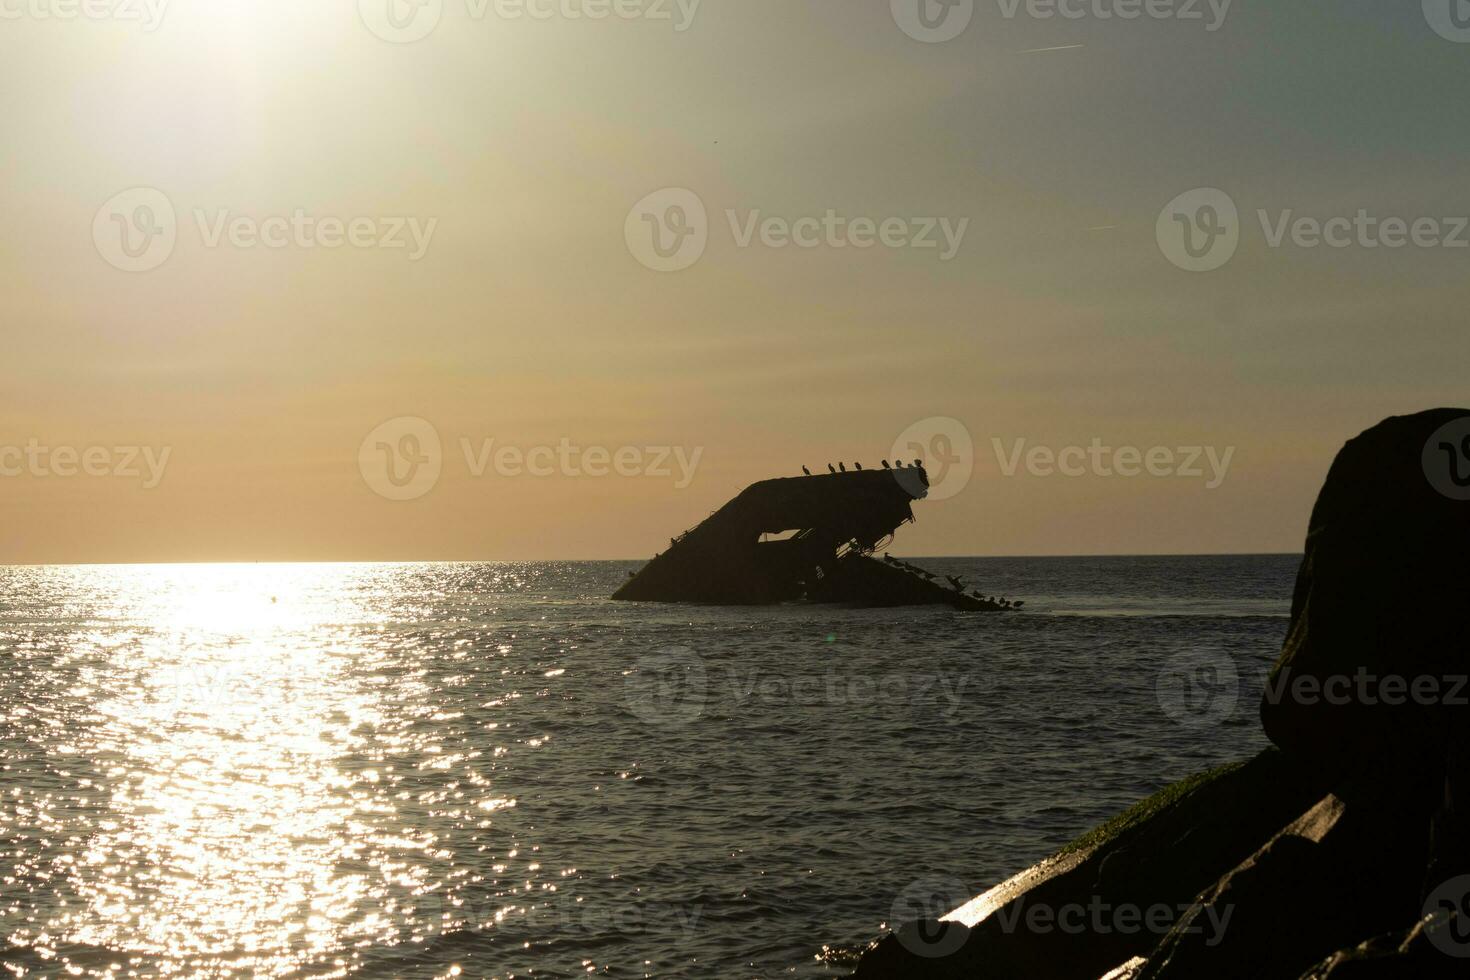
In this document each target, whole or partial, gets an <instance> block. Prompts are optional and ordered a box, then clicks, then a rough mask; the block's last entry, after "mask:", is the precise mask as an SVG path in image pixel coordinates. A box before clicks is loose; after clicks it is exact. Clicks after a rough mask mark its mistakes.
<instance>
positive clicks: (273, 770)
mask: <svg viewBox="0 0 1470 980" xmlns="http://www.w3.org/2000/svg"><path fill="white" fill-rule="evenodd" d="M17 574H19V575H20V576H21V578H22V581H23V579H24V577H25V575H26V572H25V570H17ZM31 574H32V575H35V574H38V573H36V572H32V573H31ZM65 575H66V576H67V577H69V578H71V579H72V581H71V582H70V583H67V584H68V585H69V586H70V587H71V588H70V589H68V590H67V591H69V592H70V595H71V596H72V597H75V596H78V595H81V596H85V597H87V601H89V602H90V604H91V605H90V609H88V611H87V612H88V616H89V618H90V619H91V621H92V622H93V623H94V624H95V623H100V624H105V625H102V626H101V628H94V629H92V630H90V631H88V632H80V633H77V634H73V635H70V636H64V632H65V631H64V630H63V631H62V633H63V635H61V636H53V637H51V639H50V642H46V641H40V642H35V643H33V644H31V645H30V647H31V648H30V649H29V650H27V649H25V647H24V646H23V647H22V649H21V650H20V651H19V653H20V660H21V665H22V666H23V667H28V668H29V669H30V670H31V671H36V673H35V674H33V675H32V676H35V677H37V678H38V679H39V678H41V677H43V676H44V675H43V674H42V673H41V672H40V671H37V668H41V669H42V670H44V668H45V666H52V667H53V668H60V669H62V670H63V671H64V672H65V673H66V674H68V675H70V676H74V678H75V680H74V684H73V686H72V687H70V688H69V689H68V691H67V692H66V694H67V695H69V697H67V698H66V699H65V700H62V699H61V698H58V697H57V696H56V695H57V693H58V692H56V691H55V690H54V689H53V690H45V689H37V690H35V691H34V692H33V693H34V694H35V695H36V697H37V701H36V702H35V703H32V704H30V705H27V704H25V703H24V702H22V701H13V702H12V706H11V708H10V709H9V710H8V712H7V718H6V727H5V735H6V737H7V740H11V739H14V738H15V735H16V733H17V732H19V731H22V730H24V729H27V728H29V729H30V730H31V731H32V732H33V733H35V732H36V727H35V726H36V725H37V724H39V725H41V726H43V731H44V734H43V735H41V737H40V738H38V739H35V740H34V741H37V742H39V743H40V744H39V745H34V746H33V747H34V748H44V751H45V753H46V754H47V756H48V757H49V759H50V761H51V765H52V767H53V768H54V772H53V773H51V774H48V775H50V776H51V778H50V779H47V780H42V781H38V782H36V783H34V784H33V788H32V789H31V790H29V791H26V790H23V789H22V788H19V787H17V788H13V789H12V796H13V797H14V796H16V795H23V796H25V797H26V798H25V799H22V800H21V801H20V802H19V805H18V806H17V807H16V811H15V817H16V826H13V827H7V828H5V829H6V830H7V831H9V833H10V834H12V835H13V834H16V833H17V832H18V833H19V834H20V835H21V836H22V837H30V836H31V835H37V837H38V838H39V839H38V842H39V843H43V844H46V845H48V846H45V847H44V848H42V849H41V850H39V851H37V852H35V853H32V854H27V855H24V857H26V858H30V860H29V861H22V863H21V866H20V867H19V868H18V869H17V870H18V871H19V872H20V875H17V876H15V877H14V878H13V879H7V881H6V885H7V887H6V891H7V892H10V891H12V880H13V881H14V882H15V884H21V883H22V882H24V883H25V885H26V886H28V887H27V890H31V891H34V890H35V889H36V888H38V887H39V888H41V889H43V890H45V889H47V888H48V886H49V887H50V890H52V894H53V899H54V900H53V901H52V902H50V903H45V904H42V905H40V907H39V908H34V907H33V913H39V914H32V915H28V916H24V917H21V921H20V922H19V923H18V924H14V925H12V924H11V923H12V920H13V919H14V918H15V916H8V917H7V919H6V924H7V926H9V932H10V939H11V941H12V942H13V943H16V944H17V945H25V946H35V947H38V948H40V949H43V950H45V949H47V948H51V949H54V948H55V946H56V944H62V945H73V944H81V945H84V946H90V947H94V948H98V949H113V950H130V951H133V950H136V951H140V952H144V953H151V954H157V955H161V956H164V957H166V958H167V959H169V960H170V961H172V962H174V963H175V964H177V966H178V972H177V973H176V975H179V976H185V975H196V974H195V973H193V972H191V966H190V964H192V965H193V967H192V969H197V970H198V973H197V975H200V976H204V975H214V974H215V971H216V969H217V967H218V965H219V964H220V963H222V962H226V963H229V964H230V965H231V966H232V967H234V968H236V969H239V970H242V971H244V972H247V973H250V974H254V975H281V974H284V973H287V972H289V971H291V970H293V969H295V968H297V967H300V966H302V965H304V964H308V963H321V962H322V961H323V958H324V957H327V956H328V955H329V954H335V953H337V952H338V951H340V950H343V949H350V948H352V947H353V946H356V945H358V944H368V945H374V946H379V945H391V944H393V943H396V942H403V941H406V940H410V939H414V938H418V939H420V940H421V939H423V938H424V936H423V935H422V932H423V931H424V930H426V929H433V930H437V929H440V928H442V927H443V925H444V919H445V917H446V916H450V913H449V912H440V913H439V914H438V915H437V918H438V919H439V921H438V922H434V921H426V920H425V918H424V917H421V916H415V915H414V913H415V912H416V911H417V912H422V911H424V910H425V909H424V906H426V905H429V904H433V905H435V906H436V908H437V906H439V905H441V904H444V903H442V902H441V901H440V899H439V898H438V897H437V896H436V897H435V899H434V900H433V902H425V901H424V896H425V895H426V894H428V893H430V892H431V891H433V890H434V889H436V888H444V887H446V886H448V887H452V885H450V884H449V883H450V882H451V881H452V880H453V878H452V876H442V875H439V874H435V873H434V872H435V871H436V870H438V869H435V868H434V865H435V864H436V862H441V861H445V860H450V859H451V858H452V856H451V855H450V854H449V853H448V852H445V851H444V850H442V847H441V843H442V842H441V840H440V836H439V833H438V832H436V828H437V827H438V825H440V824H443V823H446V822H447V823H448V824H449V826H451V827H454V828H463V827H472V828H475V829H484V828H487V827H488V826H489V825H490V819H489V814H490V813H491V812H493V811H494V810H495V809H499V808H503V807H505V806H506V805H508V803H509V801H507V800H504V799H501V798H496V797H494V796H493V795H492V794H490V792H489V784H488V780H487V779H485V778H484V776H483V774H481V773H477V772H473V771H463V770H462V768H461V767H463V765H464V764H465V763H466V762H467V761H468V760H469V758H470V753H469V752H468V751H466V749H465V747H464V746H455V745H452V744H445V743H443V742H440V741H436V740H434V739H433V738H432V734H433V729H432V728H431V727H429V726H425V725H422V724H419V723H420V722H421V721H423V720H424V719H425V718H426V717H428V716H431V715H433V714H435V710H434V708H433V706H432V705H431V704H430V703H429V702H430V697H429V695H430V694H431V691H430V689H429V687H428V685H427V684H426V683H425V680H424V673H423V671H422V670H415V669H413V668H412V667H408V668H406V669H405V665H404V662H403V660H401V659H400V657H401V654H402V653H403V652H404V651H403V648H402V646H401V645H398V647H397V650H396V651H395V656H393V657H391V658H390V657H388V656H387V655H385V651H384V650H382V649H380V648H377V646H376V644H375V637H374V634H373V627H374V625H378V626H381V624H382V623H383V622H384V621H385V617H384V616H383V614H382V609H383V608H384V600H385V599H387V600H389V602H390V603H391V598H392V597H391V595H389V596H384V594H383V593H384V591H385V590H387V591H388V592H390V593H391V591H392V588H393V586H392V582H391V573H387V574H386V575H385V571H384V570H383V569H374V568H363V567H360V566H342V567H333V566H292V567H271V566H205V567H177V568H168V567H152V568H133V569H76V570H68V571H67V572H66V573H65ZM48 584H49V585H51V586H53V587H54V586H55V584H56V583H54V582H52V583H48ZM36 587H38V588H41V587H44V586H41V585H37V586H36ZM22 588H23V586H22ZM344 624H350V628H347V627H346V626H344ZM63 639H64V643H63V642H60V641H62V640H63ZM51 679H54V678H51ZM88 696H91V702H90V717H88V718H86V719H85V723H84V724H79V722H81V721H83V719H80V718H77V717H74V716H70V717H69V716H68V714H67V712H74V711H75V710H76V709H78V708H79V707H80V706H81V705H83V704H85V703H86V702H85V701H84V700H76V699H78V698H82V699H85V698H87V697H88ZM440 720H442V719H440ZM88 770H91V773H92V774H91V775H90V776H84V775H82V773H83V772H86V771H88ZM431 772H439V773H446V774H449V773H453V774H454V775H452V776H449V777H447V778H446V779H445V780H443V781H442V782H441V781H430V782H438V785H433V786H431V785H426V784H425V781H424V780H423V778H422V776H423V774H425V773H431ZM68 783H72V784H73V787H74V791H80V792H83V793H85V794H86V795H87V796H88V797H89V798H91V799H93V800H95V801H96V802H102V800H105V807H106V810H107V814H106V817H105V819H95V818H96V816H97V815H96V814H95V813H84V812H81V811H80V809H79V808H78V807H77V806H76V805H75V803H74V802H73V800H71V799H68V795H69V794H68V793H67V792H66V789H65V787H66V785H67V784H68ZM52 789H54V790H58V791H59V792H54V793H53V792H48V790H52ZM26 879H29V881H27V880H26ZM451 917H452V916H451ZM333 965H343V966H345V965H346V962H345V961H344V960H343V959H341V958H340V957H337V958H336V962H335V963H334V964H333ZM318 975H320V974H318Z"/></svg>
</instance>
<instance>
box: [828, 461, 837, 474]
mask: <svg viewBox="0 0 1470 980" xmlns="http://www.w3.org/2000/svg"><path fill="white" fill-rule="evenodd" d="M827 472H828V473H836V472H837V467H835V466H833V465H832V464H831V463H828V464H827Z"/></svg>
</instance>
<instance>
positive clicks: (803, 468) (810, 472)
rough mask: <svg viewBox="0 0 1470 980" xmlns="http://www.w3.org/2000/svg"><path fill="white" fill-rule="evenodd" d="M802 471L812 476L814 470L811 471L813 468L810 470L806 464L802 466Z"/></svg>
mask: <svg viewBox="0 0 1470 980" xmlns="http://www.w3.org/2000/svg"><path fill="white" fill-rule="evenodd" d="M801 471H802V472H803V473H805V474H806V475H807V476H811V475H812V471H811V470H809V469H807V468H806V467H805V466H803V467H802V468H801Z"/></svg>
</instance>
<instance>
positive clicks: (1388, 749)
mask: <svg viewBox="0 0 1470 980" xmlns="http://www.w3.org/2000/svg"><path fill="white" fill-rule="evenodd" d="M1464 418H1470V410H1466V409H1438V410H1435V411H1431V412H1424V413H1421V414H1418V415H1409V416H1402V417H1397V418H1391V419H1388V420H1386V421H1384V422H1382V423H1380V424H1378V425H1376V426H1374V427H1373V428H1371V429H1369V430H1368V431H1366V432H1364V433H1363V434H1362V435H1360V436H1358V437H1357V438H1355V439H1353V440H1351V441H1350V442H1348V443H1347V445H1346V446H1344V447H1343V449H1342V451H1341V452H1340V453H1338V456H1337V459H1336V460H1335V461H1334V462H1333V464H1332V468H1331V470H1330V471H1329V472H1328V474H1327V481H1326V483H1325V484H1324V486H1323V487H1322V492H1321V494H1320V495H1319V496H1318V498H1317V503H1316V506H1315V507H1314V508H1313V510H1312V517H1311V522H1310V524H1309V526H1308V530H1307V542H1306V555H1305V558H1304V560H1303V562H1302V566H1301V571H1300V573H1299V575H1298V578H1297V585H1296V591H1295V594H1294V596H1293V598H1292V611H1291V626H1290V629H1289V632H1288V635H1287V638H1286V643H1285V645H1284V647H1283V649H1282V653H1281V657H1280V659H1279V660H1278V661H1277V664H1276V667H1275V669H1274V670H1273V672H1272V676H1271V678H1270V681H1269V682H1268V684H1267V690H1266V693H1265V696H1264V697H1263V699H1262V704H1261V721H1262V724H1263V725H1264V727H1265V729H1266V734H1267V735H1268V736H1269V737H1270V738H1271V740H1272V741H1273V742H1275V743H1276V744H1277V745H1279V746H1281V748H1283V749H1285V750H1286V751H1288V752H1291V753H1296V754H1300V755H1301V756H1303V757H1306V758H1311V759H1313V760H1315V761H1316V763H1317V764H1319V765H1324V766H1330V767H1332V768H1333V769H1334V770H1335V771H1337V772H1339V773H1349V772H1362V771H1364V770H1365V769H1366V768H1373V769H1375V770H1377V771H1379V772H1380V773H1382V774H1385V775H1388V776H1396V775H1398V774H1401V773H1405V772H1406V770H1408V769H1411V768H1417V769H1421V770H1432V769H1433V768H1434V767H1435V766H1437V765H1439V764H1440V763H1441V762H1442V756H1441V755H1439V754H1438V753H1426V752H1425V746H1439V745H1443V744H1444V741H1445V738H1446V737H1447V736H1448V735H1450V734H1451V733H1452V732H1454V733H1457V737H1460V738H1463V737H1464V736H1465V734H1466V732H1467V728H1466V726H1465V718H1464V716H1465V711H1464V709H1463V707H1462V708H1460V709H1459V710H1453V708H1452V707H1449V706H1446V705H1444V704H1443V703H1442V702H1443V701H1444V700H1445V698H1444V697H1431V698H1417V697H1415V696H1413V695H1412V693H1411V694H1409V695H1408V696H1407V697H1405V693H1404V692H1402V691H1399V690H1398V684H1399V681H1398V680H1388V679H1389V678H1403V679H1405V680H1406V681H1408V682H1409V683H1410V684H1412V683H1413V681H1414V680H1415V679H1419V678H1432V679H1434V684H1435V686H1436V688H1437V690H1438V691H1440V692H1441V693H1442V694H1445V695H1447V694H1448V692H1449V691H1450V690H1451V689H1452V688H1455V687H1460V688H1461V689H1460V690H1459V691H1458V693H1459V694H1460V695H1461V696H1463V697H1466V698H1470V689H1466V688H1465V687H1464V685H1463V684H1462V683H1461V682H1460V681H1457V680H1455V678H1463V677H1464V676H1465V675H1466V674H1467V673H1470V647H1467V646H1466V644H1465V642H1464V639H1465V623H1464V607H1465V599H1466V596H1467V595H1470V562H1467V561H1466V549H1467V546H1470V502H1467V501H1466V500H1463V499H1455V498H1453V497H1450V496H1447V495H1446V493H1445V492H1444V478H1445V474H1440V473H1438V472H1437V470H1433V469H1432V468H1431V467H1432V464H1435V463H1436V460H1437V458H1438V457H1437V451H1438V449H1439V447H1436V446H1431V445H1430V443H1431V440H1432V439H1435V440H1436V441H1437V436H1436V434H1437V433H1440V432H1441V431H1442V430H1443V429H1444V427H1445V426H1447V425H1450V424H1452V423H1454V422H1456V420H1458V419H1464ZM1467 434H1470V429H1467ZM1450 462H1451V460H1450V459H1449V458H1448V457H1446V458H1445V459H1444V460H1443V465H1445V466H1449V465H1450ZM1423 683H1424V684H1425V685H1429V684H1430V683H1431V682H1430V681H1429V680H1425V681H1423ZM1326 685H1332V686H1331V688H1330V696H1329V694H1328V693H1327V692H1328V690H1329V689H1328V688H1327V687H1326ZM1425 689H1426V690H1427V687H1426V688H1425ZM1319 692H1320V693H1319ZM1389 701H1399V702H1400V703H1398V704H1390V703H1388V702H1389ZM1420 701H1429V702H1432V703H1416V702H1420ZM1456 718H1458V720H1456Z"/></svg>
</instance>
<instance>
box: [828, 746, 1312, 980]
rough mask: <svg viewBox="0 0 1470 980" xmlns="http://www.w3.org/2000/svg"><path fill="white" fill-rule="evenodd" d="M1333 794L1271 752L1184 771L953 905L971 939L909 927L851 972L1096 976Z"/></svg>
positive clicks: (1093, 979) (1091, 979)
mask: <svg viewBox="0 0 1470 980" xmlns="http://www.w3.org/2000/svg"><path fill="white" fill-rule="evenodd" d="M1324 792H1325V787H1324V786H1323V785H1321V784H1320V783H1319V781H1318V780H1316V779H1315V778H1314V775H1313V773H1312V772H1311V771H1310V770H1305V769H1302V768H1300V767H1298V766H1297V765H1296V764H1295V763H1293V762H1291V761H1290V760H1288V759H1287V758H1286V757H1285V756H1284V755H1283V754H1282V753H1280V752H1276V751H1274V750H1271V751H1267V752H1264V753H1262V754H1261V755H1259V756H1257V757H1256V758H1254V759H1252V760H1250V761H1249V762H1246V763H1243V764H1237V765H1234V766H1227V767H1225V768H1223V769H1220V770H1216V771H1214V772H1211V773H1207V774H1205V775H1203V776H1198V777H1194V778H1191V779H1188V780H1185V781H1184V782H1182V783H1178V784H1175V785H1173V786H1170V787H1169V788H1167V789H1165V790H1163V791H1162V792H1160V793H1158V794H1156V795H1155V796H1153V797H1150V798H1149V799H1147V800H1145V801H1143V802H1142V803H1140V804H1138V805H1137V806H1135V807H1133V808H1132V809H1131V810H1129V811H1127V812H1126V813H1124V814H1122V815H1121V816H1119V817H1117V818H1115V819H1114V820H1112V821H1109V822H1108V823H1107V824H1104V825H1103V826H1102V827H1100V828H1098V829H1097V830H1095V831H1093V832H1092V833H1090V834H1088V835H1087V836H1085V837H1083V838H1080V839H1079V840H1078V841H1076V842H1074V843H1073V844H1072V845H1069V846H1068V847H1067V848H1066V849H1064V850H1063V851H1061V852H1060V853H1058V854H1056V855H1053V856H1052V857H1050V858H1048V859H1047V860H1045V861H1043V862H1042V863H1040V864H1038V865H1036V866H1035V867H1033V868H1030V869H1027V870H1026V871H1023V872H1022V873H1021V874H1019V875H1016V876H1015V877H1014V878H1011V879H1009V880H1008V881H1006V882H1003V883H1002V884H1000V885H997V886H996V887H995V888H993V889H991V890H990V891H988V892H986V893H985V894H983V895H981V896H979V897H977V898H975V899H974V900H972V901H971V902H969V903H968V904H966V905H964V906H962V907H960V908H959V909H956V910H955V912H954V913H953V914H952V916H951V917H950V918H952V919H954V920H955V922H954V923H953V924H954V925H959V926H970V927H972V928H970V929H969V931H968V933H967V934H965V935H964V936H963V938H961V939H959V940H955V939H953V938H950V937H949V936H945V935H944V934H942V933H941V932H940V931H939V930H940V927H941V925H942V924H941V923H934V922H932V921H931V922H930V923H927V924H926V925H925V929H926V930H927V931H924V932H921V933H917V934H916V933H914V932H913V931H910V927H909V926H908V925H907V924H905V925H902V926H900V927H899V929H898V932H897V933H896V934H893V935H889V936H887V937H885V938H884V939H883V940H882V941H880V942H879V943H878V944H876V945H875V946H874V947H872V948H871V949H870V950H869V951H868V952H867V953H866V954H865V955H864V956H863V958H862V960H861V962H860V964H859V967H858V970H857V972H856V973H855V974H854V976H855V977H859V978H889V977H893V978H898V977H915V976H923V977H974V978H984V980H992V978H994V980H1009V978H1017V980H1021V978H1026V980H1033V978H1038V980H1047V978H1056V980H1070V978H1077V980H1097V978H1098V977H1099V976H1101V975H1102V974H1104V973H1106V972H1107V971H1108V970H1109V969H1111V968H1112V967H1114V966H1116V965H1117V964H1119V963H1121V962H1123V961H1125V960H1127V959H1128V958H1129V957H1130V956H1135V955H1142V954H1145V953H1147V952H1148V951H1149V950H1150V949H1152V948H1153V946H1154V945H1155V944H1156V943H1157V942H1158V940H1159V939H1160V938H1161V937H1162V935H1163V934H1164V933H1165V932H1166V931H1167V930H1168V928H1169V927H1170V926H1172V925H1173V923H1174V922H1175V921H1176V920H1177V919H1178V917H1179V915H1180V913H1181V912H1182V911H1183V910H1185V909H1187V908H1188V907H1189V906H1190V904H1191V903H1192V902H1193V901H1194V899H1195V898H1196V897H1197V896H1198V895H1199V894H1200V892H1201V891H1203V890H1204V889H1206V888H1207V887H1209V885H1210V884H1211V883H1212V882H1214V881H1215V880H1217V879H1218V878H1219V877H1220V876H1221V875H1222V874H1225V873H1226V872H1227V871H1229V870H1230V869H1231V868H1233V867H1235V866H1236V865H1238V864H1239V863H1240V862H1241V861H1243V860H1245V859H1246V858H1247V857H1249V856H1250V854H1251V852H1252V851H1253V850H1255V848H1256V847H1257V846H1259V842H1260V841H1261V840H1264V839H1267V838H1269V837H1270V836H1271V835H1272V834H1273V833H1275V832H1276V831H1277V830H1279V829H1280V828H1282V827H1283V826H1285V825H1287V824H1288V823H1290V822H1291V821H1292V820H1293V819H1295V818H1296V817H1298V816H1299V815H1300V814H1301V813H1302V812H1303V811H1304V810H1306V809H1307V808H1308V807H1309V806H1311V805H1312V803H1313V801H1315V800H1317V799H1319V798H1320V797H1321V795H1322V794H1323V793H1324ZM1130 910H1132V911H1130ZM1064 916H1065V917H1066V918H1067V919H1068V921H1067V922H1066V923H1063V922H1061V921H1059V919H1060V918H1061V917H1064ZM1150 916H1152V918H1153V921H1154V927H1153V928H1152V929H1151V928H1150V927H1149V923H1148V921H1147V920H1148V918H1149V917H1150ZM1099 922H1100V923H1101V924H1102V928H1098V924H1099ZM1073 926H1077V927H1076V928H1073ZM916 939H917V940H918V941H915V940H916ZM936 953H942V954H943V955H935V954H936Z"/></svg>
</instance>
